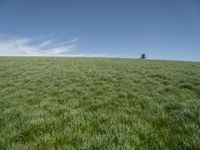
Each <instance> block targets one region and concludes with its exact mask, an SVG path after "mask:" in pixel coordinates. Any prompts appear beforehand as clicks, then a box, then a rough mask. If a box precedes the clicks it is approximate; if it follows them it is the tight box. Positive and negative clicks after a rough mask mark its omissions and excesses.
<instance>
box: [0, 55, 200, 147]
mask: <svg viewBox="0 0 200 150" xmlns="http://www.w3.org/2000/svg"><path fill="white" fill-rule="evenodd" d="M0 147H1V149H14V150H16V149H20V150H21V149H51V148H55V149H70V150H71V149H109V150H112V149H113V150H115V149H134V148H135V149H153V150H155V149H193V150H194V149H200V63H195V62H176V61H153V60H132V59H109V58H37V57H35V58H34V57H24V58H23V57H21V58H20V57H0Z"/></svg>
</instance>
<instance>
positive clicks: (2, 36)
mask: <svg viewBox="0 0 200 150" xmlns="http://www.w3.org/2000/svg"><path fill="white" fill-rule="evenodd" d="M141 53H146V54H147V55H148V56H149V58H153V59H175V60H192V61H200V1H199V0H14V1H13V0H0V55H2V56H3V55H14V56H17V55H23V56H30V55H34V56H35V55H42V56H43V55H50V56H58V55H61V56H64V55H66V56H109V57H131V58H132V57H133V58H137V57H139V56H140V54H141Z"/></svg>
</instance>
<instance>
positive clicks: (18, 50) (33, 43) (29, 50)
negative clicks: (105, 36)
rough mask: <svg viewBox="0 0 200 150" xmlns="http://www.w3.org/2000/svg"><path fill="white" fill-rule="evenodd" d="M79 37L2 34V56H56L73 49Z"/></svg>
mask: <svg viewBox="0 0 200 150" xmlns="http://www.w3.org/2000/svg"><path fill="white" fill-rule="evenodd" d="M78 41H79V38H75V39H72V40H71V41H59V40H57V39H55V38H54V37H50V38H49V39H48V38H45V40H44V39H39V40H38V39H37V38H30V37H17V36H11V35H5V34H4V35H3V34H0V56H54V55H57V56H59V55H66V54H67V53H68V52H70V51H73V50H74V48H75V46H76V44H77V42H78Z"/></svg>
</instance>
